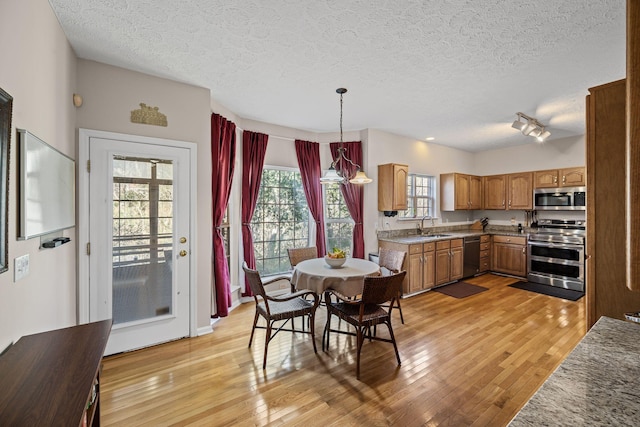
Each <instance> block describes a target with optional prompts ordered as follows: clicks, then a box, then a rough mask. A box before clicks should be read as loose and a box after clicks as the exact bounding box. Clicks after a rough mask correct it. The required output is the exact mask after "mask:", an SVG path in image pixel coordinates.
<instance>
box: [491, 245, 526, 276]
mask: <svg viewBox="0 0 640 427" xmlns="http://www.w3.org/2000/svg"><path fill="white" fill-rule="evenodd" d="M492 249H493V250H492V256H491V262H492V264H491V270H492V271H495V272H498V273H504V274H511V275H513V276H521V277H525V276H526V275H527V239H526V237H519V236H501V235H494V236H493V248H492Z"/></svg>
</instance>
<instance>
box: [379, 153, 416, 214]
mask: <svg viewBox="0 0 640 427" xmlns="http://www.w3.org/2000/svg"><path fill="white" fill-rule="evenodd" d="M408 176H409V166H407V165H401V164H397V163H387V164H384V165H378V210H379V211H403V210H405V209H407V178H408Z"/></svg>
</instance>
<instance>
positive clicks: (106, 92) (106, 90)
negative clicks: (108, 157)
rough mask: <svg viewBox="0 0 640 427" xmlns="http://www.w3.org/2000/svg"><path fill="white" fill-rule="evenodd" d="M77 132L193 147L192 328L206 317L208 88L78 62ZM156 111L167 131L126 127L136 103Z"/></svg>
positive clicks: (208, 274) (208, 271) (134, 125)
mask: <svg viewBox="0 0 640 427" xmlns="http://www.w3.org/2000/svg"><path fill="white" fill-rule="evenodd" d="M77 86H78V88H77V90H78V93H80V94H81V95H82V97H83V99H84V104H83V105H82V107H80V108H79V109H78V112H77V122H76V125H77V127H78V128H86V129H97V130H104V131H109V132H118V133H125V134H134V135H143V136H152V137H157V138H167V139H175V140H181V141H188V142H194V143H196V144H197V150H198V163H197V168H198V169H197V186H198V187H197V194H198V195H199V197H198V200H197V216H196V221H197V225H196V232H195V233H194V236H193V237H195V238H196V256H197V260H196V264H197V267H196V286H197V295H196V297H197V303H196V304H197V305H196V310H197V314H196V315H197V327H198V328H204V327H206V326H207V325H209V324H210V321H211V318H210V316H211V314H210V305H211V283H212V280H213V279H212V276H213V275H212V267H211V245H212V238H211V230H212V226H211V224H212V222H211V142H210V141H211V136H210V129H211V122H210V113H209V111H210V110H209V109H210V106H209V105H210V99H209V98H210V95H209V89H204V88H201V87H195V86H190V85H186V84H182V83H178V82H174V81H170V80H166V79H161V78H157V77H152V76H149V75H146V74H142V73H137V72H134V71H129V70H125V69H122V68H118V67H112V66H110V65H105V64H102V63H99V62H94V61H87V60H83V59H80V60H78V85H77ZM140 103H145V104H147V105H148V106H153V107H158V108H159V111H160V112H161V113H163V114H165V115H166V116H167V122H168V126H166V127H163V126H152V125H145V124H138V123H131V120H130V116H131V111H132V110H135V109H138V108H140V106H139V104H140Z"/></svg>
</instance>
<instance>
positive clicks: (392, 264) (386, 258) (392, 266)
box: [378, 248, 407, 325]
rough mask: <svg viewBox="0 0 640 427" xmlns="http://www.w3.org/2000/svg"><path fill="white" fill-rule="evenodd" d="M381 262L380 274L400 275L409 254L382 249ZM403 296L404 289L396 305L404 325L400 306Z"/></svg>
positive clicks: (399, 294) (399, 293) (380, 253)
mask: <svg viewBox="0 0 640 427" xmlns="http://www.w3.org/2000/svg"><path fill="white" fill-rule="evenodd" d="M378 255H379V261H378V264H380V267H381V268H380V273H381V274H382V275H383V276H384V275H389V274H393V273H398V272H399V271H401V270H402V264H404V260H405V258H406V257H407V253H406V252H404V251H396V250H394V249H384V248H380V249H379V250H378ZM401 295H402V287H401V288H400V289H399V290H398V298H396V300H395V301H396V304H397V308H398V311H399V312H400V321H401V322H402V324H403V325H404V316H403V315H402V306H400V296H401Z"/></svg>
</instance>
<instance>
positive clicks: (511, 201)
mask: <svg viewBox="0 0 640 427" xmlns="http://www.w3.org/2000/svg"><path fill="white" fill-rule="evenodd" d="M507 209H522V210H530V209H533V173H531V172H522V173H511V174H509V175H507Z"/></svg>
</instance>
